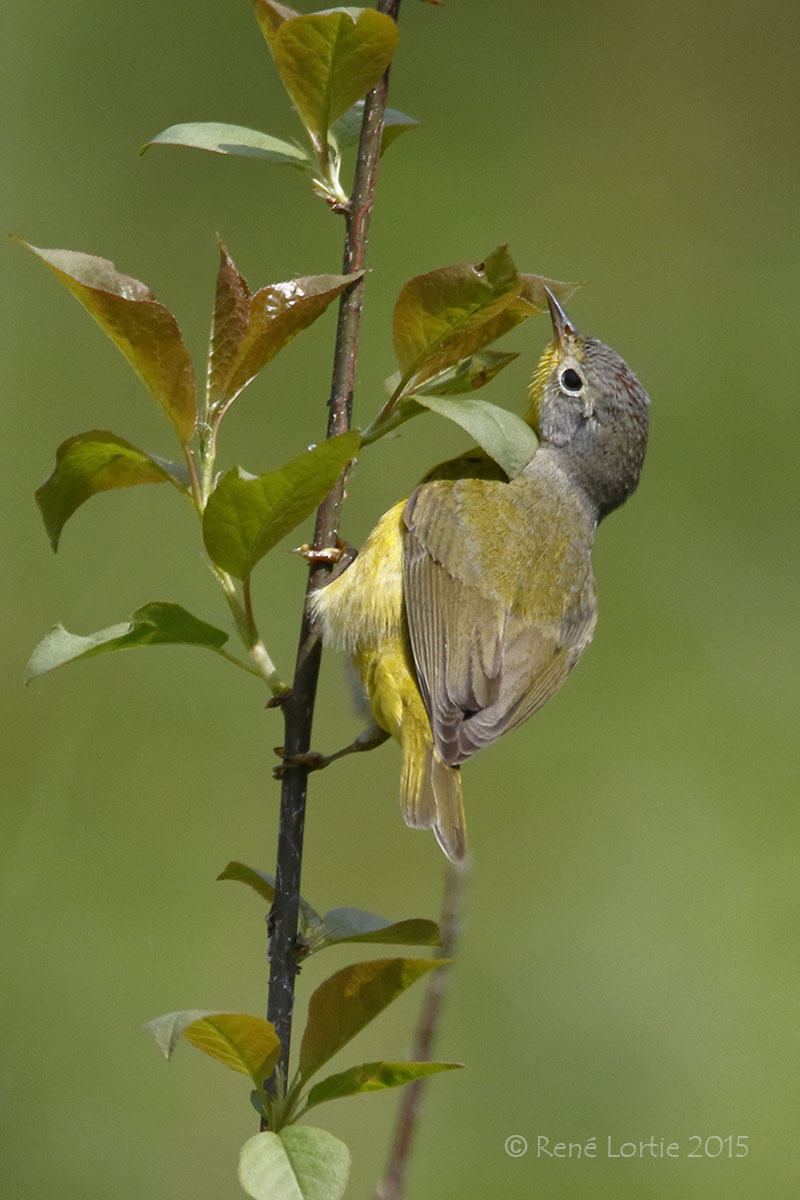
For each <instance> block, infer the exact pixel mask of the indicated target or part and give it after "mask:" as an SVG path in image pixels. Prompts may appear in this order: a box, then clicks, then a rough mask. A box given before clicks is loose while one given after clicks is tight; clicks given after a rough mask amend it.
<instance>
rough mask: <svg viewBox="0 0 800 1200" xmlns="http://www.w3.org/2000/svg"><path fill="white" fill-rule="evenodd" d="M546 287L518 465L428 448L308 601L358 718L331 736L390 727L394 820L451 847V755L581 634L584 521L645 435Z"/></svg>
mask: <svg viewBox="0 0 800 1200" xmlns="http://www.w3.org/2000/svg"><path fill="white" fill-rule="evenodd" d="M548 301H549V305H550V314H551V318H552V323H553V341H552V343H551V344H550V345H549V346H548V347H547V349H546V350H545V351H544V354H543V355H542V358H541V361H540V362H539V366H538V369H537V371H536V373H535V375H534V378H533V382H532V384H531V388H530V405H529V408H528V412H527V414H526V420H527V421H528V423H529V424H530V425H531V426H532V427H533V429H534V430H535V431H536V433H537V434H538V436H539V439H540V441H539V446H538V448H537V450H536V451H535V453H534V455H533V457H532V459H531V460H530V462H529V463H528V465H527V466H526V467H525V468H524V469H523V471H522V472H521V474H519V475H518V476H517V477H516V478H514V479H512V480H510V481H509V480H508V478H507V477H506V475H505V474H504V472H503V471H502V469H501V468H500V467H499V466H498V465H497V464H496V463H495V462H494V461H493V460H492V459H490V458H489V457H488V456H487V455H486V454H485V453H484V452H483V451H482V450H478V449H476V450H474V451H472V452H470V453H467V454H465V455H463V456H461V457H459V458H456V459H452V460H450V461H449V462H446V463H442V464H441V465H440V466H438V467H436V468H434V470H433V471H431V472H430V473H429V474H428V475H427V476H426V477H425V478H424V479H423V481H422V482H421V483H420V484H419V486H418V487H417V488H416V489H415V490H414V491H413V492H412V494H411V496H409V497H408V499H405V500H401V501H400V502H399V503H398V504H395V505H394V507H393V508H390V509H389V511H388V512H387V513H385V515H384V516H383V517H382V518H381V520H380V521H379V522H378V524H377V526H376V527H375V529H373V531H372V533H371V534H370V535H369V537H368V538H367V540H366V542H365V544H364V547H363V549H362V550H361V552H360V553H359V555H358V557H357V558H356V559H355V561H354V562H353V563H352V564H351V565H350V566H349V567H348V568H347V569H346V570H345V571H343V572H342V574H341V575H340V576H339V577H338V578H336V579H334V580H333V581H332V582H331V583H330V584H328V585H327V586H325V587H323V588H320V589H318V590H317V591H315V592H314V593H313V594H312V597H311V602H310V603H311V609H312V613H313V616H314V619H315V622H316V624H317V627H318V629H319V630H320V632H321V634H322V638H323V642H324V643H325V644H326V645H329V646H334V647H336V648H338V649H340V650H343V651H345V652H346V653H348V654H349V655H350V656H351V658H352V660H353V663H354V665H355V667H356V669H357V671H358V674H359V675H360V678H361V683H362V684H363V689H364V692H365V694H366V698H367V699H368V701H369V705H370V708H371V710H372V716H373V718H374V721H375V723H376V725H374V726H372V727H371V729H369V730H367V731H365V733H364V734H362V735H361V737H360V738H358V739H356V741H355V742H354V743H353V744H352V746H351V747H348V748H347V750H346V751H340V752H339V753H340V754H341V753H346V752H347V751H349V750H356V749H367V748H369V747H371V746H373V745H376V744H378V743H379V742H380V741H383V740H385V738H386V737H388V736H389V735H391V736H392V737H394V738H396V739H397V741H398V742H399V743H400V745H401V747H402V755H403V765H402V775H401V783H400V803H401V807H402V811H403V816H404V817H405V820H406V823H407V824H408V825H411V826H414V827H416V828H424V829H427V828H432V829H433V831H434V833H435V835H436V838H437V840H438V842H439V844H440V846H441V847H442V849H443V850H444V852H445V854H446V855H447V856H448V858H450V859H453V860H454V861H457V860H459V859H462V858H463V857H464V854H465V849H466V837H465V825H464V808H463V804H462V798H461V764H462V763H463V762H465V761H466V760H467V759H468V758H469V757H470V756H471V755H473V754H474V753H475V752H476V751H477V750H480V749H481V748H482V747H483V746H487V745H489V744H490V743H491V742H493V741H494V740H495V739H496V738H498V737H500V735H501V734H503V733H505V732H506V731H507V730H509V729H513V728H514V727H515V726H517V725H520V724H521V723H522V722H523V721H525V720H527V718H528V717H529V716H531V714H532V713H534V712H536V710H537V709H538V708H541V706H542V705H543V704H545V703H546V702H547V701H548V700H549V699H550V697H551V696H552V695H554V693H555V692H556V691H557V690H558V688H559V687H560V686H561V684H562V683H563V682H564V680H565V679H566V677H567V674H568V673H569V672H570V671H571V670H572V668H573V667H574V666H575V664H576V662H577V661H578V659H579V658H580V656H581V654H582V653H583V651H584V650H585V649H586V647H587V646H588V645H589V642H590V641H591V640H592V635H593V633H594V628H595V621H596V617H597V605H596V600H595V588H594V574H593V571H592V564H591V551H592V544H593V542H594V537H595V531H596V529H597V525H598V523H599V522H600V521H601V520H602V518H603V517H605V516H607V514H608V513H610V512H612V511H613V510H614V509H615V508H617V507H619V505H620V504H622V503H623V501H624V500H626V499H627V498H628V496H630V495H632V493H633V492H634V491H635V490H636V486H637V484H638V482H639V476H640V474H641V470H642V464H643V462H644V456H645V449H646V446H647V428H648V404H649V401H648V397H647V394H646V392H645V391H644V388H643V387H642V386H641V384H640V383H639V381H638V379H637V378H636V376H635V375H634V374H633V372H632V371H631V370H630V369H629V367H628V366H627V365H626V364H625V363H624V362H623V360H622V359H621V358H620V356H619V355H618V354H616V353H615V352H614V351H613V350H611V349H609V347H608V346H605V345H603V343H602V342H599V341H597V340H596V339H595V338H592V337H585V336H584V335H582V334H580V333H578V331H577V330H576V328H575V326H574V325H573V324H572V322H571V321H570V319H569V317H568V316H567V314H566V313H565V312H564V310H563V309H562V308H561V306H560V304H559V303H558V301H557V300H556V299H555V297H554V296H552V295H551V294H550V293H549V292H548ZM330 757H331V758H334V757H339V755H338V754H337V755H332V756H330ZM326 761H329V760H326Z"/></svg>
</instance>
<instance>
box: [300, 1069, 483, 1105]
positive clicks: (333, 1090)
mask: <svg viewBox="0 0 800 1200" xmlns="http://www.w3.org/2000/svg"><path fill="white" fill-rule="evenodd" d="M463 1065H464V1064H463V1063H451V1062H368V1063H361V1065H360V1066H358V1067H350V1068H349V1069H348V1070H347V1071H341V1072H340V1073H339V1074H338V1075H329V1076H328V1077H327V1079H323V1080H321V1081H320V1082H319V1083H316V1084H315V1085H314V1087H312V1088H311V1089H310V1091H309V1093H308V1100H307V1102H306V1108H307V1109H308V1108H314V1106H315V1105H317V1104H324V1103H325V1101H326V1100H339V1099H341V1098H342V1097H343V1096H357V1095H359V1094H360V1093H361V1092H378V1091H383V1090H384V1089H385V1088H393V1087H401V1086H402V1085H403V1084H404V1083H413V1081H414V1080H415V1079H423V1078H425V1077H426V1076H428V1075H438V1074H439V1072H441V1071H455V1070H457V1069H458V1068H459V1067H462V1066H463Z"/></svg>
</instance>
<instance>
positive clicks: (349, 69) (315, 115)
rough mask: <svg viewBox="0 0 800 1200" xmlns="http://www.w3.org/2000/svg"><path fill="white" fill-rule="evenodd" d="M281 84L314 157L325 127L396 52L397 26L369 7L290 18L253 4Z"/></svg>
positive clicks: (322, 146)
mask: <svg viewBox="0 0 800 1200" xmlns="http://www.w3.org/2000/svg"><path fill="white" fill-rule="evenodd" d="M254 8H255V13H256V19H257V20H258V23H259V25H260V26H261V31H262V33H263V34H264V37H265V38H266V41H267V45H268V46H269V48H270V51H271V53H272V57H273V58H274V60H275V66H276V68H277V70H278V74H279V75H280V77H281V81H282V83H283V86H284V87H285V88H286V91H287V92H288V93H289V96H290V98H291V101H292V103H293V104H294V106H295V108H296V109H297V113H298V115H299V117H300V119H301V121H302V122H303V124H304V125H305V127H306V129H307V130H308V134H309V137H310V138H311V141H312V144H313V146H314V148H315V150H316V151H317V153H318V154H322V153H323V152H325V150H326V147H327V134H328V128H329V126H330V125H331V124H332V123H333V122H334V121H335V120H336V119H337V117H340V116H341V115H342V114H343V113H344V112H346V111H347V109H348V108H350V106H351V105H352V104H353V103H354V102H355V101H356V100H358V99H359V98H360V97H361V96H364V95H365V94H366V93H367V92H369V91H371V89H372V88H373V87H374V86H375V84H376V83H377V82H378V80H379V79H380V77H381V75H382V74H383V72H384V71H385V70H386V68H387V66H388V65H389V63H390V62H391V60H392V55H393V54H394V52H395V50H396V48H397V41H398V33H397V26H396V24H395V22H394V21H393V20H392V19H391V17H388V16H386V15H385V14H383V13H379V12H376V11H375V10H374V9H372V8H365V9H361V10H356V9H350V10H348V9H331V10H329V11H327V12H318V13H311V14H309V15H307V16H290V17H287V16H286V15H285V14H286V13H287V12H288V11H291V10H285V9H282V8H281V7H280V6H278V5H274V4H271V3H269V2H268V0H254Z"/></svg>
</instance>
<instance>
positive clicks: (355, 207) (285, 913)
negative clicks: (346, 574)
mask: <svg viewBox="0 0 800 1200" xmlns="http://www.w3.org/2000/svg"><path fill="white" fill-rule="evenodd" d="M399 8H400V0H381V2H380V3H379V4H378V10H379V11H380V12H384V13H386V14H387V15H388V16H390V17H391V18H392V19H393V20H395V21H396V20H397V13H398V10H399ZM388 84H389V69H388V68H387V70H386V72H385V74H384V76H383V78H382V79H381V80H380V82H379V83H378V84H377V86H376V87H375V88H374V89H373V90H372V91H371V92H370V93H369V95H368V96H367V98H366V102H365V105H364V118H363V121H362V125H361V140H360V142H359V147H358V158H357V161H356V170H355V177H354V180H353V190H352V194H351V197H350V204H349V208H348V211H347V213H346V231H345V248H344V263H343V266H342V272H343V273H344V274H350V273H351V272H353V271H359V270H363V268H364V265H365V261H366V251H367V238H368V234H369V223H370V217H371V215H372V205H373V201H374V196H375V183H376V178H377V171H378V160H379V158H380V147H381V137H382V134H383V118H384V113H385V111H386V94H387V90H388ZM363 292H364V280H363V278H362V279H360V280H359V281H358V282H357V283H354V284H353V286H352V287H351V288H349V289H348V290H347V291H346V292H343V293H342V297H341V300H340V302H339V321H338V325H337V330H336V348H335V352H334V360H333V375H332V380H331V394H330V399H329V400H328V408H329V412H328V430H327V436H328V437H333V436H335V435H336V434H337V433H343V432H345V431H346V430H348V429H349V428H350V414H351V410H352V404H353V387H354V379H355V366H356V356H357V353H358V338H359V331H360V327H361V307H362V300H363ZM343 499H344V477H342V478H341V479H339V480H338V482H337V483H336V485H335V486H334V488H333V490H332V491H331V493H330V494H329V495H328V496H327V497H326V499H325V500H324V501H323V502H322V504H321V505H320V507H319V510H318V512H317V523H316V528H315V531H314V548H315V549H316V550H322V549H328V548H330V547H332V546H335V545H336V542H337V540H338V536H339V517H340V513H341V507H342V501H343ZM328 570H329V568H327V567H325V566H316V567H312V569H311V571H310V573H309V579H308V589H307V592H308V591H310V590H311V589H312V588H314V587H319V586H320V585H321V584H322V583H324V581H325V578H326V575H327V571H328ZM321 652H322V648H321V645H320V642H319V639H318V638H317V636H316V634H315V633H314V631H313V630H312V629H311V625H310V622H309V620H308V615H307V611H306V607H305V605H304V607H303V618H302V622H301V626H300V641H299V646H298V650H297V659H296V663H295V674H294V680H293V683H292V690H291V692H290V693H289V695H288V696H287V698H286V700H285V701H284V703H283V705H282V707H283V714H284V725H285V736H284V747H285V754H286V756H287V757H291V756H293V755H296V754H302V753H305V752H306V751H307V750H309V748H310V746H311V725H312V720H313V716H314V702H315V698H316V691H317V679H318V676H319V664H320V658H321ZM307 785H308V771H307V769H306V768H305V767H293V766H287V769H286V771H285V774H284V777H283V783H282V787H281V809H280V821H279V828H278V851H277V865H276V869H275V900H274V903H273V905H272V911H271V913H270V931H271V932H270V975H269V995H268V1000H267V1017H268V1019H269V1020H270V1021H272V1023H273V1025H274V1026H275V1029H276V1031H277V1033H278V1037H279V1038H280V1041H281V1058H280V1062H279V1064H278V1068H277V1072H278V1073H280V1074H282V1077H283V1078H284V1079H287V1078H288V1077H289V1048H290V1041H291V1031H292V1012H293V1009H294V983H295V976H296V974H297V958H296V948H297V947H296V939H297V914H298V907H299V901H300V870H301V865H302V858H303V832H304V827H305V810H306V794H307Z"/></svg>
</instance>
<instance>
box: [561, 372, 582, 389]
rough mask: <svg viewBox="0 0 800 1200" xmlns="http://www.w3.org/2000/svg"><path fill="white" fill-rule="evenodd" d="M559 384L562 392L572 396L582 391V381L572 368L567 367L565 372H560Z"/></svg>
mask: <svg viewBox="0 0 800 1200" xmlns="http://www.w3.org/2000/svg"><path fill="white" fill-rule="evenodd" d="M560 382H561V386H562V388H563V389H564V391H565V392H571V393H572V394H573V395H577V394H578V392H580V391H581V390H582V389H583V380H582V379H581V377H580V375H579V374H578V372H577V371H576V370H575V369H574V367H567V369H566V371H562V372H561V380H560Z"/></svg>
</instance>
